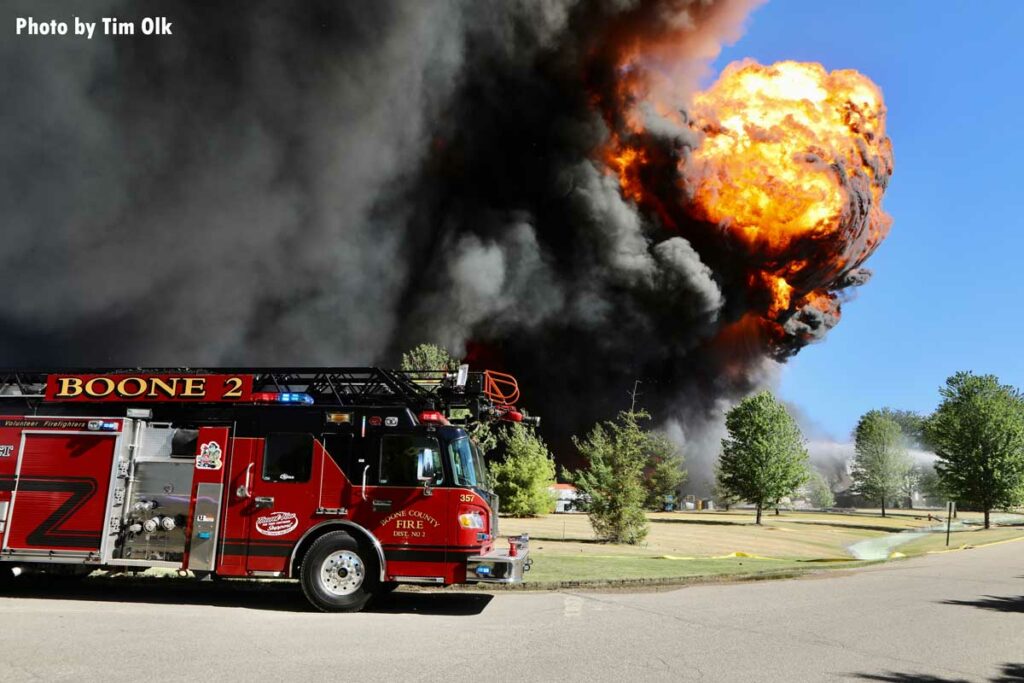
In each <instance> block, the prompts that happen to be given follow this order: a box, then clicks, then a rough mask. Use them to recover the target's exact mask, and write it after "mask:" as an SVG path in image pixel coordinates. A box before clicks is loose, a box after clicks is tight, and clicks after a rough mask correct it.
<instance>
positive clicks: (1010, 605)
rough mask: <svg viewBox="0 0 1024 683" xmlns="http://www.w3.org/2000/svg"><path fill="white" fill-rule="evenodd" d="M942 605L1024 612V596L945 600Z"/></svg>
mask: <svg viewBox="0 0 1024 683" xmlns="http://www.w3.org/2000/svg"><path fill="white" fill-rule="evenodd" d="M942 604H943V605H960V606H962V607H979V608H981V609H990V610H994V611H996V612H1024V595H986V596H985V597H982V598H978V599H977V600H943V601H942Z"/></svg>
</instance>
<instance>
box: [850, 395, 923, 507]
mask: <svg viewBox="0 0 1024 683" xmlns="http://www.w3.org/2000/svg"><path fill="white" fill-rule="evenodd" d="M854 450H855V455H854V457H853V469H852V472H851V473H850V474H851V476H852V477H853V488H854V491H856V492H857V493H859V494H860V495H862V496H864V497H865V498H867V499H868V500H876V501H878V502H879V503H880V505H881V508H882V516H883V517H885V505H886V503H887V502H888V501H890V500H892V499H893V498H895V497H896V495H897V494H899V492H900V491H901V490H902V488H903V486H904V480H905V478H906V476H907V473H908V472H909V470H910V467H911V465H912V464H913V462H912V461H911V459H910V455H908V454H907V442H906V439H905V438H904V436H903V431H902V429H900V425H899V423H898V422H897V421H896V420H895V419H894V418H893V417H892V415H891V414H890V413H888V412H886V411H884V410H869V411H868V412H866V413H864V414H863V415H862V416H861V418H860V420H859V421H858V422H857V428H856V429H855V430H854Z"/></svg>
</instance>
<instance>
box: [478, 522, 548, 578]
mask: <svg viewBox="0 0 1024 683" xmlns="http://www.w3.org/2000/svg"><path fill="white" fill-rule="evenodd" d="M532 564H533V560H531V559H530V539H529V537H528V536H527V535H526V534H523V535H522V536H513V537H512V538H510V539H509V549H508V550H494V551H491V552H489V553H487V554H486V555H473V556H471V557H470V558H469V559H468V560H467V562H466V583H520V582H521V581H522V580H523V574H525V573H526V572H528V571H530V565H532Z"/></svg>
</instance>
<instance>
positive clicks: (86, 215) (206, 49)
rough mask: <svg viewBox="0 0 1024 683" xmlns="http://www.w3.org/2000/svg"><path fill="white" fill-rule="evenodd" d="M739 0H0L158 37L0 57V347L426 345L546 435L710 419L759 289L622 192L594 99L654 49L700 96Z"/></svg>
mask: <svg viewBox="0 0 1024 683" xmlns="http://www.w3.org/2000/svg"><path fill="white" fill-rule="evenodd" d="M752 4H754V3H752V2H750V1H721V2H708V1H704V0H701V1H699V2H698V1H693V2H690V1H687V0H596V1H592V2H584V1H582V0H518V1H516V2H508V1H505V0H494V1H484V0H465V1H462V2H459V1H456V0H451V1H448V2H407V1H405V0H396V1H384V0H376V1H374V2H341V1H338V0H329V1H328V0H316V1H312V2H303V3H282V2H270V1H269V0H264V1H260V0H256V1H252V2H246V3H201V2H166V1H161V0H148V1H147V2H93V3H77V4H76V5H75V6H74V8H73V11H72V10H71V9H69V10H68V11H67V16H57V15H56V14H55V13H56V12H57V10H55V9H54V8H53V5H51V4H49V3H48V4H46V5H41V4H39V3H36V2H28V1H26V0H19V1H15V2H8V3H5V6H4V8H3V9H2V10H0V14H2V15H3V22H4V24H5V25H9V26H12V25H13V24H14V19H15V17H17V16H35V17H36V18H38V19H43V18H51V16H52V18H58V19H65V20H67V21H71V20H72V17H73V16H74V15H75V14H77V15H78V16H80V17H82V18H83V19H85V20H89V21H98V20H99V19H100V18H101V17H104V16H117V17H118V18H119V19H121V20H132V19H134V20H138V19H139V18H141V17H143V16H161V15H162V16H166V17H168V19H169V20H170V21H171V22H172V24H173V33H174V34H173V36H165V37H146V36H135V37H117V38H115V37H107V36H95V37H94V38H93V39H92V40H91V41H86V40H85V39H83V38H75V37H71V36H68V37H63V38H41V37H40V38H29V37H10V36H8V38H7V39H6V40H4V41H3V42H2V45H0V65H2V67H3V76H0V83H2V86H0V87H2V91H0V101H3V102H4V103H5V106H4V111H3V114H2V117H3V118H2V125H0V135H2V139H0V165H2V168H3V172H4V173H3V176H4V181H3V186H2V189H0V198H2V203H3V207H4V211H3V218H2V220H3V225H4V240H3V242H2V243H0V267H2V268H3V272H4V274H5V278H4V281H5V285H6V286H5V290H4V297H3V303H2V304H0V325H2V327H3V329H4V330H5V334H4V335H3V337H2V340H0V352H2V354H3V357H4V359H5V364H7V365H12V366H16V365H20V366H29V365H31V366H55V365H60V366H68V365H105V366H111V365H113V366H128V365H142V366H145V365H151V366H153V365H158V366H174V365H190V366H201V365H213V364H229V365H363V364H372V363H381V364H393V363H394V362H395V361H396V359H397V358H398V356H399V354H400V352H401V351H402V350H403V349H406V348H408V347H410V346H411V345H413V344H416V343H419V342H421V341H433V342H438V343H441V344H443V345H445V346H447V347H449V348H450V349H451V350H452V351H454V352H456V353H466V354H468V357H469V359H470V360H471V361H472V362H473V363H474V364H476V365H498V366H500V367H501V368H503V369H506V370H508V371H511V372H513V373H515V374H516V375H517V376H518V377H519V378H520V381H521V384H522V385H523V389H524V397H525V399H524V402H525V404H526V405H527V406H528V407H529V408H530V409H531V410H533V411H534V412H537V413H540V414H542V415H543V417H544V418H545V428H546V430H547V431H548V432H549V437H550V438H552V439H553V440H554V442H555V443H556V444H561V445H564V444H565V443H566V440H567V439H566V437H567V435H569V434H571V433H579V432H582V431H583V430H584V429H586V428H588V427H589V426H590V424H592V423H593V421H594V420H596V419H599V418H607V417H611V416H613V415H614V413H615V412H616V411H617V410H620V409H623V408H625V407H628V405H629V399H628V397H627V395H626V392H627V390H628V389H630V388H631V387H632V386H633V382H634V380H636V379H639V380H641V381H642V382H643V384H642V385H641V392H642V397H641V401H640V402H641V404H642V405H644V406H645V407H647V408H648V409H650V410H651V411H652V412H653V413H654V414H655V416H656V418H657V419H658V420H661V421H665V420H668V421H672V422H674V423H675V424H676V428H678V427H679V426H680V425H681V427H682V429H683V430H684V431H689V430H693V429H696V428H698V427H700V426H701V425H703V424H705V423H706V422H708V421H712V422H713V421H715V420H716V419H717V418H718V416H719V415H720V414H721V411H722V410H723V408H724V406H725V405H726V404H727V402H728V400H730V399H732V398H734V397H736V396H739V395H742V394H743V393H745V392H747V391H748V390H750V389H751V388H752V387H753V386H756V385H758V384H759V383H761V382H763V381H764V378H765V373H766V372H767V373H770V371H771V365H772V361H770V360H768V359H769V357H770V356H772V353H773V351H772V349H769V348H767V347H766V346H765V345H764V344H761V343H759V342H758V341H757V340H756V338H752V337H750V336H749V335H744V334H741V333H739V332H732V333H730V332H729V331H728V330H727V328H728V327H729V326H731V325H732V326H735V325H737V324H738V323H737V321H740V320H741V319H742V317H743V313H744V312H745V311H746V310H747V307H748V306H749V305H750V302H748V301H746V297H747V292H746V289H745V287H744V286H742V283H740V281H739V280H738V279H737V277H736V276H735V274H734V273H730V272H729V268H728V267H726V266H725V265H724V264H727V263H728V259H727V258H724V257H725V256H726V254H724V253H722V252H715V251H714V249H715V247H714V246H713V245H711V246H709V245H707V244H700V243H698V242H692V241H690V240H688V239H686V238H684V237H683V236H681V235H680V234H679V233H677V232H671V231H668V230H666V229H665V227H664V225H662V224H661V223H660V222H659V220H658V218H657V217H656V216H652V215H649V214H647V213H644V212H642V211H641V210H639V209H638V208H637V206H636V205H635V204H634V203H632V202H630V201H628V200H626V199H624V198H623V196H622V193H621V191H620V187H619V184H618V180H617V178H616V177H615V175H614V174H611V173H609V172H608V169H607V168H605V167H604V165H603V164H602V162H601V159H600V152H599V150H600V149H601V148H602V146H604V145H606V144H607V142H608V140H609V135H610V133H611V127H614V126H615V125H616V124H615V122H614V121H609V120H608V117H607V116H605V115H602V111H601V109H602V108H601V106H600V103H601V100H602V98H605V99H607V98H611V97H612V96H613V94H612V90H613V89H614V88H615V87H616V85H615V84H616V82H617V80H618V79H620V78H621V77H622V74H621V73H619V72H618V71H617V69H619V68H620V66H619V58H620V56H621V54H623V53H624V52H628V51H630V50H632V49H634V47H635V46H636V45H637V44H639V43H640V42H642V41H643V40H646V41H648V42H650V43H652V44H658V43H659V41H671V42H672V43H673V46H674V47H673V55H674V58H675V61H674V62H673V64H672V77H673V79H674V82H675V83H676V85H677V87H678V88H679V89H681V90H682V91H684V92H687V91H693V90H694V89H695V88H696V86H697V82H698V80H699V79H700V77H701V76H703V75H704V72H705V67H706V64H707V62H708V61H709V60H710V59H711V58H713V57H714V56H715V55H716V54H717V51H718V49H719V46H720V45H721V44H722V43H723V42H727V41H731V40H734V39H736V38H737V37H738V34H739V28H740V27H741V25H742V22H743V19H744V18H745V16H746V14H747V12H748V11H749V10H750V8H751V6H752ZM44 13H46V14H47V16H46V17H43V16H42V15H43V14H44ZM650 68H652V69H655V68H658V69H661V68H666V67H665V65H664V64H660V63H658V61H657V59H656V55H655V57H652V61H651V63H650ZM605 113H606V112H605ZM666 125H667V124H666ZM664 139H666V140H671V145H670V146H669V147H667V148H666V150H667V151H666V153H668V154H677V153H679V150H682V149H685V148H687V147H691V148H692V146H693V145H695V144H696V142H697V139H698V138H697V133H696V132H694V131H692V130H688V129H683V130H667V131H666V134H665V136H664ZM673 150H675V151H673ZM862 278H863V275H862V273H861V272H860V271H858V273H857V274H850V276H849V279H850V282H849V283H848V284H856V283H858V282H859V281H860V279H862ZM808 315H810V314H808ZM806 317H807V316H804V318H806ZM804 318H800V317H799V316H794V319H793V320H794V322H793V323H792V324H793V325H794V326H796V325H803V326H805V327H806V328H807V329H811V328H814V329H817V328H820V327H827V326H828V325H829V323H830V321H828V320H818V319H804ZM798 332H800V331H798ZM800 333H801V334H803V332H800ZM800 338H802V339H806V338H807V337H806V336H803V337H800ZM803 343H806V342H803ZM712 448H713V447H712ZM562 455H563V456H568V449H567V448H566V449H564V450H563V452H562ZM694 455H695V454H690V456H691V461H692V460H693V456H694ZM568 457H571V456H568Z"/></svg>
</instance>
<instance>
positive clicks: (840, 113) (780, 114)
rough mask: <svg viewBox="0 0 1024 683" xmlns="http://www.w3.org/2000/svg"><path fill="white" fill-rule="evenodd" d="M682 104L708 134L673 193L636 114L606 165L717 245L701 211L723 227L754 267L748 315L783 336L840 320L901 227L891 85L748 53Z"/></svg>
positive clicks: (722, 237)
mask: <svg viewBox="0 0 1024 683" xmlns="http://www.w3.org/2000/svg"><path fill="white" fill-rule="evenodd" d="M630 91H631V98H629V99H627V100H622V101H620V102H619V103H618V105H619V106H624V107H626V108H629V107H630V106H632V104H631V102H636V101H637V100H638V99H640V98H639V97H638V93H639V92H640V91H639V90H638V88H637V87H636V86H635V84H634V85H631V89H630ZM655 104H656V105H657V107H656V108H657V109H658V110H661V111H664V110H665V109H666V106H665V105H664V103H655ZM680 108H681V109H683V110H684V111H685V112H686V121H687V123H688V126H689V128H690V129H691V130H692V131H693V132H694V133H695V134H696V137H697V139H698V142H697V143H696V145H695V146H694V147H693V148H692V149H691V150H689V151H688V153H683V154H678V155H677V156H676V159H677V160H676V161H675V168H674V169H672V173H673V174H674V175H675V178H676V181H675V183H674V184H673V185H671V187H674V189H673V190H671V192H672V193H674V196H666V190H665V185H666V184H665V183H664V182H663V178H664V175H663V173H662V172H661V171H659V170H658V169H653V168H651V167H650V166H651V163H652V161H651V160H652V159H654V158H663V157H664V156H665V155H664V154H661V155H652V154H650V153H649V152H648V150H649V149H656V148H658V145H659V144H662V143H661V142H660V140H659V138H658V137H657V136H656V135H651V134H648V132H647V131H645V130H644V128H643V124H642V123H640V124H637V123H635V122H636V121H637V120H638V119H642V117H639V116H637V115H636V113H635V112H634V113H633V114H631V115H626V116H620V117H618V118H619V120H626V121H630V122H631V123H630V125H629V129H628V130H625V131H621V132H615V133H614V134H613V136H612V139H611V143H610V149H609V150H607V151H606V153H605V163H606V165H607V166H608V168H609V169H610V172H613V173H615V174H616V175H617V176H618V178H619V184H620V188H621V192H622V195H623V197H624V198H626V199H628V200H630V201H632V202H634V203H635V204H636V205H637V206H638V207H640V208H641V209H645V210H647V211H648V212H649V213H651V214H653V215H655V216H656V217H657V219H658V220H659V221H660V222H661V224H662V225H663V226H664V227H666V228H668V229H670V230H676V231H678V232H681V233H683V236H685V237H687V238H690V239H694V238H695V237H696V239H698V240H700V241H701V242H702V243H703V244H705V245H707V243H708V242H709V238H708V237H707V235H699V234H696V233H697V232H698V231H699V228H695V227H694V226H693V223H694V219H696V222H697V223H698V224H702V225H704V226H713V230H712V232H713V233H714V235H715V237H714V238H713V239H717V240H718V241H719V242H720V243H719V244H717V245H715V246H714V247H713V249H712V251H715V252H716V253H728V254H729V256H728V259H730V260H731V263H730V264H729V266H730V268H734V267H735V262H736V261H737V260H739V261H741V262H742V267H741V270H742V271H743V272H745V273H746V275H745V277H744V279H745V283H746V287H747V288H748V292H749V306H748V311H747V313H754V314H756V315H759V316H760V317H761V318H762V319H763V321H764V322H765V323H766V327H767V328H768V329H769V330H770V331H771V333H772V334H773V335H774V336H775V337H776V338H781V337H784V336H786V335H789V336H793V335H796V336H802V337H803V338H804V339H805V340H806V339H809V338H811V337H814V336H815V335H817V334H818V331H817V330H816V328H815V326H816V325H819V326H821V325H823V326H826V327H831V326H832V325H834V324H835V322H836V321H837V320H838V318H839V300H838V297H837V296H836V294H835V291H837V290H839V289H842V288H844V287H848V286H851V285H854V284H862V283H863V282H864V281H865V280H866V279H867V276H868V274H869V273H868V271H866V270H863V269H861V268H860V266H861V264H862V263H863V262H864V260H865V259H866V258H867V257H868V256H870V255H871V253H872V252H873V251H874V250H875V248H876V247H877V246H878V244H879V243H880V242H881V241H882V239H884V238H885V236H886V234H887V233H888V231H889V226H890V224H891V219H890V218H889V216H888V215H886V214H885V212H884V211H883V210H882V206H881V201H882V194H883V193H884V191H885V187H886V185H887V184H888V180H889V177H890V176H891V174H892V168H893V161H892V147H891V143H890V141H889V138H888V137H886V134H885V106H884V104H883V100H882V94H881V91H880V90H879V89H878V87H877V86H876V85H875V84H874V83H872V82H871V81H870V80H869V79H868V78H867V77H865V76H864V75H862V74H860V73H858V72H856V71H851V70H838V71H832V72H828V71H826V70H825V68H824V67H822V66H821V65H820V64H813V63H798V62H780V63H777V64H774V65H771V66H762V65H760V64H757V63H754V62H751V61H744V62H738V63H734V64H731V65H730V66H728V67H727V68H726V69H725V70H724V71H723V73H722V74H721V76H720V78H719V79H718V80H717V81H716V82H715V83H714V84H713V85H712V86H711V87H710V88H708V89H707V90H705V91H703V92H699V93H697V94H696V95H695V96H694V97H693V101H692V102H691V103H690V104H689V105H688V106H686V105H683V106H681V107H680ZM666 206H668V207H672V208H670V209H666V208H665V207H666ZM715 231H717V232H715ZM707 250H708V248H707V247H706V246H705V251H707ZM720 258H721V257H720ZM823 331H824V330H821V332H823Z"/></svg>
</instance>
